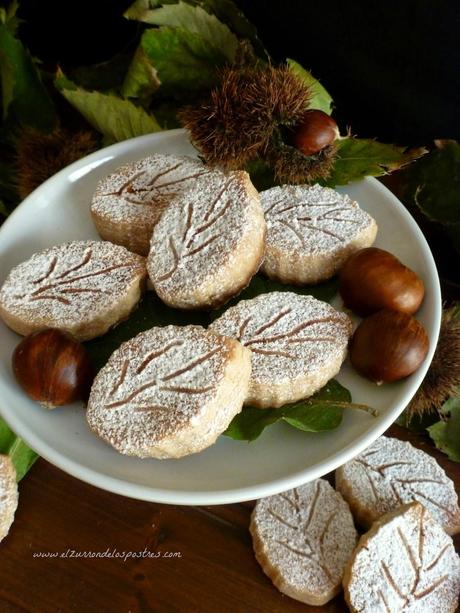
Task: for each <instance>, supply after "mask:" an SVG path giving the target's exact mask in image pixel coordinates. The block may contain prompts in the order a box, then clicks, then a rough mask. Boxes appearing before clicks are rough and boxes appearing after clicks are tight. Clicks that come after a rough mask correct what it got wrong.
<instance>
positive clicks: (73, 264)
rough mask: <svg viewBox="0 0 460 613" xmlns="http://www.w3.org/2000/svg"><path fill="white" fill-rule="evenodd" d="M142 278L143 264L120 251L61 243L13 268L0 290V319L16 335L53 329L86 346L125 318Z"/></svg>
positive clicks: (106, 245) (97, 244)
mask: <svg viewBox="0 0 460 613" xmlns="http://www.w3.org/2000/svg"><path fill="white" fill-rule="evenodd" d="M146 277H147V271H146V268H145V260H144V258H142V257H140V256H139V255H135V254H133V253H130V252H129V251H128V250H127V249H125V248H124V247H119V246H118V245H112V243H108V242H102V241H74V242H71V243H64V244H62V245H57V246H56V247H51V248H50V249H45V250H44V251H41V252H39V253H36V254H35V255H33V256H32V257H31V258H30V259H28V260H26V261H25V262H23V263H22V264H19V265H18V266H15V267H14V268H13V270H12V271H11V272H10V274H9V275H8V277H7V279H6V281H5V283H4V284H3V286H2V288H1V289H0V317H1V318H2V319H3V321H4V322H5V323H6V324H7V325H8V326H9V327H10V328H11V329H12V330H14V331H15V332H17V333H18V334H23V335H27V334H31V333H32V332H37V331H38V330H43V329H44V328H58V329H59V330H64V331H66V332H69V333H70V334H72V335H73V336H74V337H75V338H76V339H78V340H80V341H84V340H88V339H91V338H94V337H96V336H100V335H101V334H104V333H105V332H107V330H108V329H109V328H110V327H111V326H113V325H114V324H116V323H118V322H119V321H121V320H122V319H125V318H126V317H127V316H128V315H129V313H130V312H131V311H132V309H133V308H134V306H135V305H136V304H137V302H138V301H139V298H140V296H141V292H142V290H143V288H144V285H145V279H146Z"/></svg>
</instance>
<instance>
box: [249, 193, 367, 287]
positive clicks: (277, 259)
mask: <svg viewBox="0 0 460 613" xmlns="http://www.w3.org/2000/svg"><path fill="white" fill-rule="evenodd" d="M260 196H261V202H262V207H263V209H264V214H265V219H266V222H267V247H266V254H265V260H264V263H263V266H262V270H263V272H264V273H265V274H267V275H268V276H269V277H272V278H273V279H278V280H280V281H282V282H283V283H297V284H308V283H318V282H319V281H323V280H325V279H329V278H330V277H332V276H333V275H335V274H336V273H337V272H338V271H339V270H340V268H341V266H342V265H343V264H344V263H345V261H346V260H347V258H348V257H349V256H350V255H351V254H352V253H353V252H355V251H357V250H358V249H362V248H364V247H369V246H370V245H372V243H373V242H374V240H375V237H376V234H377V224H376V222H375V220H374V219H373V218H372V217H371V216H370V215H369V214H368V213H366V212H365V211H363V210H362V209H361V208H360V207H359V205H358V203H357V202H354V201H353V200H351V198H349V196H346V195H342V194H339V193H338V192H336V191H335V190H333V189H330V188H328V187H321V186H320V185H313V186H312V187H309V186H308V185H283V186H282V187H272V188H271V189H268V190H266V191H263V192H261V194H260Z"/></svg>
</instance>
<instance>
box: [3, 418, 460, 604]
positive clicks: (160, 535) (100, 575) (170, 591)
mask: <svg viewBox="0 0 460 613" xmlns="http://www.w3.org/2000/svg"><path fill="white" fill-rule="evenodd" d="M389 434H390V435H392V436H397V437H398V438H402V439H407V440H410V441H411V442H413V443H414V444H415V445H416V446H417V447H420V448H421V449H423V450H425V451H428V452H429V453H431V454H432V455H433V456H435V457H436V458H437V459H438V460H439V462H440V464H441V465H442V466H443V467H444V469H445V470H446V472H447V474H448V475H449V476H450V477H451V478H452V479H453V480H454V481H455V483H456V487H457V491H458V490H459V489H460V464H455V463H453V462H450V461H449V460H448V459H447V458H446V457H445V456H444V455H442V454H441V453H439V452H437V451H436V449H434V448H433V447H432V445H431V444H430V442H429V440H428V439H425V438H424V437H422V436H420V435H414V434H411V433H408V432H407V431H406V430H404V429H402V428H399V427H397V426H393V427H392V428H391V429H390V431H389ZM252 507H253V503H251V502H248V503H243V504H233V505H225V506H215V507H180V506H169V505H161V504H153V503H148V502H141V501H137V500H131V499H129V498H124V497H122V496H117V495H116V494H111V493H108V492H105V491H103V490H99V489H97V488H95V487H92V486H90V485H86V484H85V483H83V482H81V481H78V480H77V479H74V478H73V477H70V476H69V475H67V474H65V473H64V472H62V471H61V470H59V469H57V468H55V467H54V466H52V465H51V464H48V463H47V462H46V461H45V460H42V459H40V460H38V461H37V463H36V464H35V465H34V467H33V468H32V469H31V471H30V473H29V474H28V475H27V476H26V477H25V478H24V479H23V481H22V482H21V483H20V498H19V507H18V510H17V513H16V520H15V522H14V524H13V526H12V528H11V531H10V534H9V535H8V537H7V538H6V539H5V540H4V541H3V542H2V544H1V545H0V612H1V613H12V612H19V611H34V612H35V611H36V612H39V613H48V612H50V613H51V612H52V613H58V612H61V611H62V612H67V611H78V612H81V613H86V612H92V611H97V612H98V613H106V612H107V613H128V612H131V613H138V612H142V613H143V612H157V611H158V612H161V613H163V612H169V611H171V612H173V611H180V612H187V613H189V612H195V611H196V612H200V613H201V612H203V613H207V612H210V613H211V612H212V613H217V612H219V613H225V612H227V611H228V612H231V613H238V612H240V611H241V612H245V613H250V612H251V611H263V612H264V613H266V612H281V611H283V612H284V611H286V612H289V611H304V612H305V613H306V612H308V611H312V612H313V611H315V612H317V613H322V612H324V611H327V612H328V613H332V612H334V613H335V612H338V611H347V608H346V606H345V604H344V601H343V599H342V597H341V596H339V597H337V598H336V599H335V600H333V601H332V602H330V603H329V604H328V605H326V606H324V607H309V606H307V605H303V604H301V603H299V602H296V601H295V600H292V599H290V598H288V597H287V596H284V595H282V594H280V593H279V592H278V591H277V590H276V589H275V587H273V585H272V584H271V582H270V581H269V579H268V578H267V577H266V576H265V575H264V574H263V572H262V570H261V569H260V568H259V566H258V564H257V562H256V560H255V558H254V555H253V553H252V547H251V538H250V535H249V532H248V524H249V516H250V513H251V509H252ZM455 541H456V546H457V550H460V535H457V537H455ZM114 550H115V553H118V554H119V555H120V556H121V555H122V553H123V552H144V551H146V552H152V555H154V556H158V557H150V558H149V557H144V558H137V559H134V558H132V557H128V558H126V559H123V558H121V557H110V558H109V557H105V558H102V557H99V558H95V557H93V558H89V557H86V558H84V557H75V555H76V554H77V553H79V554H80V555H82V554H83V552H108V553H109V554H112V553H113V552H114ZM72 551H74V552H75V553H74V554H72ZM37 553H41V554H43V553H55V554H57V555H56V557H37V555H36V554H37ZM34 554H35V555H34ZM61 554H64V556H65V557H63V556H62V555H61ZM427 613H428V612H427Z"/></svg>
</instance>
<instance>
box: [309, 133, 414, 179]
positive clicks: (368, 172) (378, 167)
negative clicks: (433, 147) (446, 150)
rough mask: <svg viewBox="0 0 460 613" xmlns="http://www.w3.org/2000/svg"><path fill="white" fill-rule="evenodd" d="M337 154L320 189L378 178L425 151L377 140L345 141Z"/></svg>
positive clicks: (347, 138) (345, 139) (348, 139)
mask: <svg viewBox="0 0 460 613" xmlns="http://www.w3.org/2000/svg"><path fill="white" fill-rule="evenodd" d="M336 144H337V147H338V153H337V158H336V160H335V161H334V167H333V169H332V172H331V174H330V175H329V176H328V178H327V179H326V180H325V181H320V183H322V184H323V185H328V186H330V187H334V186H336V185H346V184H347V183H350V182H351V181H359V180H360V179H363V178H364V177H366V176H373V177H379V176H381V175H384V174H386V173H388V172H391V171H392V170H396V169H397V168H401V167H402V166H405V165H406V164H409V163H410V162H412V161H413V160H416V159H417V158H419V157H421V156H422V155H424V153H425V149H406V148H404V147H396V145H387V144H384V143H379V142H377V141H376V140H368V139H359V138H352V137H345V138H342V139H340V140H339V141H337V143H336Z"/></svg>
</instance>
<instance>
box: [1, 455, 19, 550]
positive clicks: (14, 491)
mask: <svg viewBox="0 0 460 613" xmlns="http://www.w3.org/2000/svg"><path fill="white" fill-rule="evenodd" d="M17 506H18V486H17V483H16V471H15V469H14V466H13V462H12V461H11V458H10V457H9V456H7V455H0V541H2V540H3V539H4V538H5V536H6V535H7V534H8V532H9V529H10V528H11V525H12V523H13V520H14V514H15V512H16V507H17Z"/></svg>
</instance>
